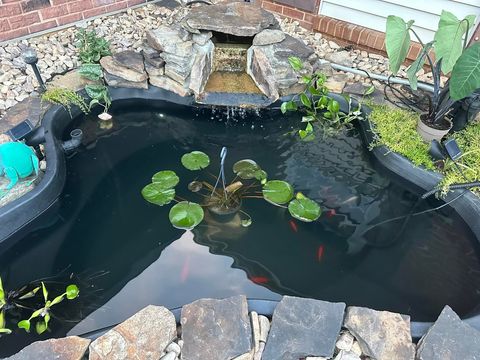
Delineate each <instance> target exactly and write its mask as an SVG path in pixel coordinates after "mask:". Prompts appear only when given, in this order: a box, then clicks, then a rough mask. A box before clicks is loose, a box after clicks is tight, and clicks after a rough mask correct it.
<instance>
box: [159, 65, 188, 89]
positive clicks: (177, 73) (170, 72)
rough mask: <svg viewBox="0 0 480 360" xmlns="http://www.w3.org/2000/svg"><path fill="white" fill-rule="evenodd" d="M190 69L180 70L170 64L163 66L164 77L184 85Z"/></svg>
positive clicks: (180, 68)
mask: <svg viewBox="0 0 480 360" xmlns="http://www.w3.org/2000/svg"><path fill="white" fill-rule="evenodd" d="M190 71H191V68H190V67H188V68H182V67H180V66H177V65H175V64H172V63H167V64H165V75H166V76H168V77H169V78H171V79H173V80H175V81H176V82H179V83H180V84H184V83H185V82H186V81H187V79H188V77H189V76H190Z"/></svg>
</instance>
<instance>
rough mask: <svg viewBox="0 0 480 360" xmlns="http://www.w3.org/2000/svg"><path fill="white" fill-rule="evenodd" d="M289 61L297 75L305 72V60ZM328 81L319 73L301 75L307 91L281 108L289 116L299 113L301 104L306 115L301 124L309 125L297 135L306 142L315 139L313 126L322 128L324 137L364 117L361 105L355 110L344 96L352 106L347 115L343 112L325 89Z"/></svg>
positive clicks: (350, 102)
mask: <svg viewBox="0 0 480 360" xmlns="http://www.w3.org/2000/svg"><path fill="white" fill-rule="evenodd" d="M289 62H290V65H291V66H292V68H293V69H294V70H295V71H296V72H297V73H301V72H302V70H303V69H304V65H303V63H302V61H301V60H300V59H299V58H297V57H290V58H289ZM326 80H327V77H326V76H325V75H324V74H322V73H319V72H316V73H314V74H313V75H300V82H301V83H303V84H305V90H304V91H303V92H302V93H300V94H298V95H296V96H294V97H293V98H292V99H291V100H290V101H286V102H283V103H282V105H281V108H280V109H281V111H282V113H286V112H287V111H297V110H299V106H298V103H300V104H301V107H302V108H303V109H302V110H303V111H304V112H305V116H303V117H302V123H305V124H306V125H305V128H304V129H302V130H298V135H299V136H300V138H301V139H302V140H304V141H310V140H313V139H314V138H315V132H314V127H319V128H321V129H322V134H323V135H324V136H329V135H333V134H335V133H337V132H338V131H340V130H342V129H344V128H348V127H349V126H350V125H351V122H352V121H353V120H355V119H358V118H361V105H360V104H359V105H358V106H357V107H356V108H355V109H353V108H352V100H351V99H350V97H348V96H345V100H346V101H347V103H348V106H349V111H348V113H344V112H342V111H341V110H340V104H339V102H338V101H336V100H335V99H334V98H332V97H331V96H329V90H328V88H327V87H326V86H325V82H326Z"/></svg>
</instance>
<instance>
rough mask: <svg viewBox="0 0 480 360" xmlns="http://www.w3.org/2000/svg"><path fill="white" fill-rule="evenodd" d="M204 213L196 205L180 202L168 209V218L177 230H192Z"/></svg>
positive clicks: (200, 220)
mask: <svg viewBox="0 0 480 360" xmlns="http://www.w3.org/2000/svg"><path fill="white" fill-rule="evenodd" d="M203 216H204V212H203V209H202V207H201V206H200V205H198V204H197V203H193V202H189V201H182V202H180V203H178V204H176V205H174V206H173V207H172V208H171V209H170V213H169V214H168V218H169V219H170V222H171V223H172V225H173V226H174V227H176V228H177V229H184V230H192V229H193V228H194V227H195V226H197V225H198V224H200V223H201V222H202V220H203Z"/></svg>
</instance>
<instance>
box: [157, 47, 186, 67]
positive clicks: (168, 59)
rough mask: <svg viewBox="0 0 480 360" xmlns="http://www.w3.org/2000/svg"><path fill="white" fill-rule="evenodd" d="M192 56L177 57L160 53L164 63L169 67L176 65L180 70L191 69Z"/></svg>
mask: <svg viewBox="0 0 480 360" xmlns="http://www.w3.org/2000/svg"><path fill="white" fill-rule="evenodd" d="M192 50H193V48H192ZM192 54H193V51H192ZM192 54H190V55H189V56H178V55H174V54H169V53H162V55H161V58H162V59H163V60H164V61H165V63H168V64H170V65H177V66H178V67H180V68H191V67H192V64H193V55H192Z"/></svg>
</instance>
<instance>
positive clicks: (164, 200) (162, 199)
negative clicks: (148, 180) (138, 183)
mask: <svg viewBox="0 0 480 360" xmlns="http://www.w3.org/2000/svg"><path fill="white" fill-rule="evenodd" d="M142 196H143V198H144V199H145V200H147V201H148V202H149V203H152V204H155V205H160V206H163V205H167V204H170V202H171V201H172V200H173V198H174V197H175V189H165V188H164V187H163V186H162V185H161V184H157V183H152V184H148V185H147V186H145V187H144V188H143V189H142Z"/></svg>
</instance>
